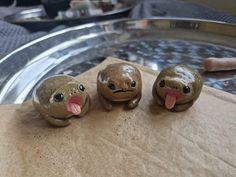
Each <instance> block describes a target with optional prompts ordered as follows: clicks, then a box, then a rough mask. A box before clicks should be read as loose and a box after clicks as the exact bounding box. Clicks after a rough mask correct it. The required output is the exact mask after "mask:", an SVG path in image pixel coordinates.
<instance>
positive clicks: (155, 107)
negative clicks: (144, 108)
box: [149, 99, 168, 115]
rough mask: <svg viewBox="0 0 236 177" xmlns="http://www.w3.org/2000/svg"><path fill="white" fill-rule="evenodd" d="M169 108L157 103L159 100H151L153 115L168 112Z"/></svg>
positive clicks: (150, 107)
mask: <svg viewBox="0 0 236 177" xmlns="http://www.w3.org/2000/svg"><path fill="white" fill-rule="evenodd" d="M166 111H168V110H166V109H165V108H163V106H160V105H159V104H157V102H156V101H155V100H154V99H152V100H151V101H150V102H149V112H150V114H152V115H160V114H161V113H163V112H166Z"/></svg>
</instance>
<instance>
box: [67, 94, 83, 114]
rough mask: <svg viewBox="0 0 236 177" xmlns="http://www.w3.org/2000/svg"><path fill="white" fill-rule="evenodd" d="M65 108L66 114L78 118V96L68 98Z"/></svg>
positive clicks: (79, 107)
mask: <svg viewBox="0 0 236 177" xmlns="http://www.w3.org/2000/svg"><path fill="white" fill-rule="evenodd" d="M66 108H67V111H68V112H71V113H73V114H74V115H77V116H78V115H79V114H80V113H81V98H80V97H79V96H74V97H71V98H69V100H68V102H67V104H66Z"/></svg>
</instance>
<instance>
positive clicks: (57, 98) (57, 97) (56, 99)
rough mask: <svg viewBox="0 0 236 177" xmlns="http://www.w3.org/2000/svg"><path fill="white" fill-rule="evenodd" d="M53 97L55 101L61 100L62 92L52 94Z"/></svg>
mask: <svg viewBox="0 0 236 177" xmlns="http://www.w3.org/2000/svg"><path fill="white" fill-rule="evenodd" d="M53 99H54V101H55V102H61V101H63V100H64V95H63V94H62V93H57V94H56V95H54V97H53Z"/></svg>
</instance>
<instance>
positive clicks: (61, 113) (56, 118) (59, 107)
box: [33, 75, 90, 127]
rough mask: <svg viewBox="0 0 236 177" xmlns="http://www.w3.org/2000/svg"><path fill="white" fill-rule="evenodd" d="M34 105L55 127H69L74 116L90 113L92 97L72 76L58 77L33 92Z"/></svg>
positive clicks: (43, 83)
mask: <svg viewBox="0 0 236 177" xmlns="http://www.w3.org/2000/svg"><path fill="white" fill-rule="evenodd" d="M33 105H34V107H35V108H36V110H38V112H39V113H40V114H41V115H42V117H43V118H44V119H45V120H47V121H48V122H49V123H50V124H52V125H54V126H59V127H62V126H67V125H69V124H70V118H71V117H72V116H78V117H82V116H83V115H85V114H86V113H87V112H88V111H89V107H90V96H89V94H88V93H87V91H86V88H85V86H84V85H83V84H82V83H80V82H79V81H77V80H76V79H75V78H74V77H72V76H66V75H57V76H52V77H49V78H47V79H45V80H43V81H42V82H40V83H39V84H38V85H37V86H36V88H35V89H34V92H33Z"/></svg>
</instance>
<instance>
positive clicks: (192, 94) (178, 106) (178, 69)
mask: <svg viewBox="0 0 236 177" xmlns="http://www.w3.org/2000/svg"><path fill="white" fill-rule="evenodd" d="M202 85H203V81H202V77H201V75H200V74H199V73H198V72H197V71H195V70H193V69H191V68H189V67H187V66H184V65H176V66H172V67H168V68H165V69H163V70H162V71H161V72H160V74H159V75H158V77H157V79H156V81H155V83H154V84H153V88H152V94H153V97H154V99H155V100H156V102H157V103H158V104H159V105H161V106H165V108H166V109H168V110H173V111H184V110H186V109H188V108H189V107H191V106H192V105H193V103H194V101H196V99H197V98H198V97H199V95H200V93H201V90H202Z"/></svg>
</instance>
